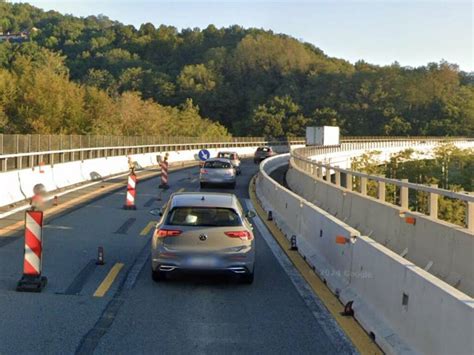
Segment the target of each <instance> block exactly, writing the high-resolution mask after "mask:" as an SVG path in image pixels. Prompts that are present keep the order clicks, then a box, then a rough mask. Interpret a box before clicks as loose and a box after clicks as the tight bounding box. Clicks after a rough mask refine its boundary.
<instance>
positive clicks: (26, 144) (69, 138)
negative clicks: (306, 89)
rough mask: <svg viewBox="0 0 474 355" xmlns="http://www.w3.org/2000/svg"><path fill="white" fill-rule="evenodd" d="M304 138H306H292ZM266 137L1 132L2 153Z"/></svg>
mask: <svg viewBox="0 0 474 355" xmlns="http://www.w3.org/2000/svg"><path fill="white" fill-rule="evenodd" d="M288 139H291V140H294V139H296V140H304V138H288ZM265 140H266V139H265V138H264V137H216V138H199V137H156V136H103V135H53V134H51V135H42V134H0V155H5V154H19V153H31V152H46V151H53V150H66V149H68V150H69V149H85V148H100V147H131V146H144V145H163V144H191V143H193V144H194V143H218V142H261V141H265Z"/></svg>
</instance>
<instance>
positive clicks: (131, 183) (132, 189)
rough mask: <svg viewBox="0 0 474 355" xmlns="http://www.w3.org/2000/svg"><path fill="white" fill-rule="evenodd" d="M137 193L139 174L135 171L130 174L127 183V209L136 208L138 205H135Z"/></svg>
mask: <svg viewBox="0 0 474 355" xmlns="http://www.w3.org/2000/svg"><path fill="white" fill-rule="evenodd" d="M136 194H137V176H136V175H135V174H134V173H131V174H130V175H129V176H128V183H127V195H126V198H125V205H124V206H123V208H124V209H126V210H136V209H137V206H136V205H135V197H136Z"/></svg>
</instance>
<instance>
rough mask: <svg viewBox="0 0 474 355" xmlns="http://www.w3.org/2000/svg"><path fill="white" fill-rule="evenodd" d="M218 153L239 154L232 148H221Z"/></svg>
mask: <svg viewBox="0 0 474 355" xmlns="http://www.w3.org/2000/svg"><path fill="white" fill-rule="evenodd" d="M217 154H237V152H235V151H231V150H221V151H220V152H219V153H217Z"/></svg>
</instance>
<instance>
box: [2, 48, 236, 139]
mask: <svg viewBox="0 0 474 355" xmlns="http://www.w3.org/2000/svg"><path fill="white" fill-rule="evenodd" d="M2 50H3V51H4V54H5V53H6V54H5V56H6V57H7V58H8V61H7V63H8V65H4V66H3V68H0V132H5V133H9V132H15V133H43V134H55V133H61V134H87V133H92V134H110V135H132V136H133V135H155V136H180V135H185V136H190V137H191V136H200V137H221V136H227V135H228V133H227V131H226V129H225V128H224V127H223V126H221V125H219V124H217V123H213V122H211V121H210V120H207V119H203V118H202V117H201V116H200V115H199V110H198V108H197V107H196V106H195V105H193V103H192V101H191V100H188V101H186V102H185V103H184V104H183V105H181V106H180V107H174V108H173V107H167V106H162V105H159V104H157V103H156V102H154V101H152V100H151V99H147V100H143V99H142V97H141V94H140V93H139V92H134V91H130V90H134V89H135V88H136V87H137V86H138V85H139V83H140V82H141V81H140V80H143V77H144V73H143V72H142V69H141V68H129V69H127V70H125V71H124V72H123V73H122V76H121V80H120V81H119V82H118V83H116V85H119V86H120V88H121V89H122V90H123V92H121V93H118V92H115V93H114V94H113V95H112V96H110V95H109V94H108V93H107V92H106V91H104V90H102V89H101V87H107V85H106V84H107V83H108V82H109V81H112V82H114V79H113V77H112V76H111V75H110V73H108V72H107V71H106V70H91V71H89V73H88V78H87V81H88V84H89V85H80V84H77V83H74V82H72V81H70V80H69V74H68V69H67V67H66V66H65V64H64V58H63V57H61V56H59V55H58V54H55V53H52V52H50V51H48V50H47V49H45V48H43V47H39V46H37V45H35V44H34V43H29V44H26V45H22V46H20V47H15V46H10V45H8V44H2V45H0V52H1V51H2ZM109 88H110V87H109Z"/></svg>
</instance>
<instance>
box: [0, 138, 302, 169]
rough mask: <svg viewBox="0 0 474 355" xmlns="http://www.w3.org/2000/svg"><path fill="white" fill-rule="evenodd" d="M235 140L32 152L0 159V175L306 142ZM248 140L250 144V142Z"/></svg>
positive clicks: (176, 141) (178, 140)
mask: <svg viewBox="0 0 474 355" xmlns="http://www.w3.org/2000/svg"><path fill="white" fill-rule="evenodd" d="M257 138H258V137H250V138H232V139H229V140H222V141H219V140H217V141H215V142H199V139H195V140H196V141H198V142H195V143H193V142H190V143H189V142H188V143H180V142H181V141H183V140H186V138H182V137H181V138H179V137H178V138H176V139H175V142H174V143H173V144H148V145H129V146H122V145H118V146H100V147H82V148H72V149H54V150H45V151H35V150H33V151H30V152H20V153H11V154H2V155H0V172H6V171H11V170H18V169H24V168H33V167H35V166H40V165H54V164H57V163H66V162H71V161H77V160H81V161H82V160H85V159H94V158H105V157H113V156H125V155H132V154H144V153H155V152H156V153H158V154H160V153H165V152H170V151H183V150H190V149H205V148H222V149H225V148H232V147H252V146H257V145H267V144H270V145H289V144H290V145H295V144H304V143H305V142H304V140H303V139H297V138H296V139H290V138H288V139H285V140H278V141H268V140H265V139H264V138H259V139H257ZM247 139H248V140H247Z"/></svg>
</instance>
